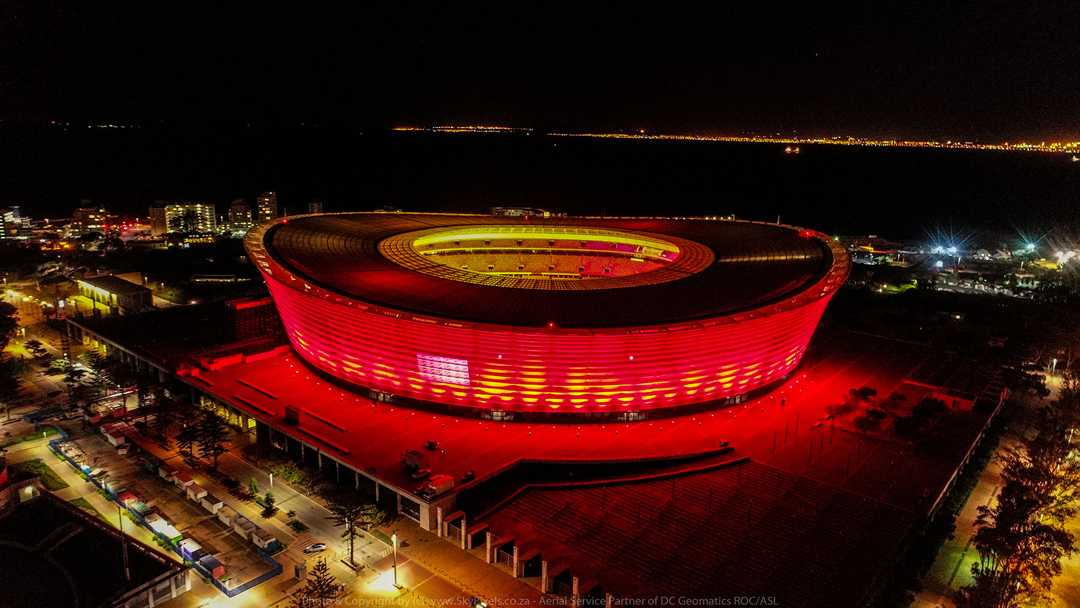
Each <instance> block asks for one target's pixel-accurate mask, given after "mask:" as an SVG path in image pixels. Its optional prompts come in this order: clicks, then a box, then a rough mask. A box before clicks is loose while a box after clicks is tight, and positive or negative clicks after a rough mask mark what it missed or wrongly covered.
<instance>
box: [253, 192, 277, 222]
mask: <svg viewBox="0 0 1080 608" xmlns="http://www.w3.org/2000/svg"><path fill="white" fill-rule="evenodd" d="M277 216H278V200H277V192H263V193H262V194H260V195H259V198H258V199H256V208H255V223H257V224H261V223H263V222H269V221H271V220H273V219H274V218H276V217H277Z"/></svg>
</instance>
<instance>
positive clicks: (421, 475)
mask: <svg viewBox="0 0 1080 608" xmlns="http://www.w3.org/2000/svg"><path fill="white" fill-rule="evenodd" d="M428 477H431V469H417V470H416V472H415V473H413V474H412V478H413V481H423V480H425V479H427V478H428Z"/></svg>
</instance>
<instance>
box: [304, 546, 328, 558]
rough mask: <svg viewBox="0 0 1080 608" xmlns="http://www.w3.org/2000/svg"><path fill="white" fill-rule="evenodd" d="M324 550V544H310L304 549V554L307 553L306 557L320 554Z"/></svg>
mask: <svg viewBox="0 0 1080 608" xmlns="http://www.w3.org/2000/svg"><path fill="white" fill-rule="evenodd" d="M325 550H326V543H311V544H310V545H308V546H306V547H304V553H307V554H308V555H310V554H312V553H320V552H322V551H325Z"/></svg>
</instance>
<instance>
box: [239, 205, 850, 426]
mask: <svg viewBox="0 0 1080 608" xmlns="http://www.w3.org/2000/svg"><path fill="white" fill-rule="evenodd" d="M245 245H246V248H247V251H248V254H249V257H250V258H251V260H252V261H253V262H254V263H255V264H256V266H257V267H258V268H259V270H260V272H261V273H262V274H263V276H264V278H265V280H266V283H267V285H268V287H269V290H270V293H271V296H272V298H273V300H274V302H275V304H276V306H277V308H278V311H279V313H280V316H281V319H282V321H283V324H284V327H285V332H286V335H287V337H288V340H289V342H290V343H291V344H292V346H293V348H294V350H295V352H296V353H297V355H298V356H299V357H300V358H301V359H302V360H303V361H304V362H305V363H306V364H307V365H309V366H310V367H311V368H313V369H314V370H315V371H317V372H318V373H319V374H320V375H322V376H323V377H324V378H327V379H330V380H332V381H334V382H337V383H341V384H344V385H347V386H348V387H349V388H352V389H357V388H359V389H361V390H362V391H366V394H368V395H370V396H371V397H372V398H374V399H375V400H377V401H394V402H400V403H403V404H408V405H412V406H419V407H425V408H434V409H436V410H438V411H443V412H448V413H454V414H458V415H460V414H466V415H474V416H480V417H483V418H490V419H495V420H530V419H536V418H547V419H549V418H560V417H571V418H586V419H588V418H596V419H617V420H637V419H642V418H646V417H650V416H656V415H673V414H675V413H680V414H681V413H686V412H689V411H694V410H700V409H703V408H707V407H712V406H717V405H725V404H732V403H740V402H742V401H744V400H746V399H747V398H748V397H750V396H752V395H754V394H756V393H758V392H761V391H765V390H768V388H769V387H770V386H772V385H775V384H776V383H778V382H780V381H782V380H784V379H785V378H786V377H788V376H789V375H790V373H791V372H792V370H794V369H795V368H796V367H797V366H798V365H799V362H800V360H801V358H802V356H803V354H804V353H805V351H806V348H807V344H808V343H809V341H810V338H811V336H812V335H813V333H814V330H815V328H816V326H817V324H818V321H819V320H820V318H821V315H822V313H823V312H824V309H825V307H826V305H827V304H828V302H829V300H830V298H831V297H832V295H833V294H834V293H835V291H836V290H837V289H838V288H839V287H840V286H841V285H842V284H843V282H844V280H845V279H846V277H847V274H848V269H849V261H848V257H847V254H846V252H845V251H844V249H843V248H842V247H840V246H838V245H837V244H835V243H834V242H833V241H832V239H829V238H828V237H826V236H825V235H823V234H820V233H817V232H813V231H810V230H804V229H799V228H795V227H791V226H785V225H779V224H766V223H757V222H744V221H717V220H705V219H650V218H627V219H619V218H535V217H528V218H507V217H493V216H486V215H485V216H480V215H460V214H412V213H346V214H330V215H311V216H298V217H292V218H285V219H280V220H278V221H276V222H273V223H270V224H266V225H263V226H261V227H259V228H256V229H255V230H253V231H252V232H251V233H249V234H248V236H247V238H246V243H245Z"/></svg>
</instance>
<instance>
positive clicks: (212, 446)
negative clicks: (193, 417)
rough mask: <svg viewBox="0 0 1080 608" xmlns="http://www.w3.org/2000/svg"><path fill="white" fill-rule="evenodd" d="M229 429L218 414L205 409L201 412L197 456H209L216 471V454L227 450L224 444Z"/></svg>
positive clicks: (218, 454) (219, 454)
mask: <svg viewBox="0 0 1080 608" xmlns="http://www.w3.org/2000/svg"><path fill="white" fill-rule="evenodd" d="M228 437H229V429H228V428H226V426H225V421H224V420H222V419H221V417H220V416H218V415H217V414H215V413H214V412H211V411H209V410H206V411H205V412H203V418H202V421H201V422H199V440H198V443H199V456H202V457H203V458H210V459H211V460H212V462H213V463H214V464H213V468H214V470H215V471H216V470H217V466H218V456H221V455H222V454H224V453H225V452H227V451H228V449H226V447H225V445H226V444H227V443H228Z"/></svg>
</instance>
